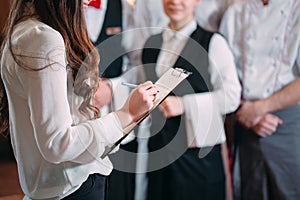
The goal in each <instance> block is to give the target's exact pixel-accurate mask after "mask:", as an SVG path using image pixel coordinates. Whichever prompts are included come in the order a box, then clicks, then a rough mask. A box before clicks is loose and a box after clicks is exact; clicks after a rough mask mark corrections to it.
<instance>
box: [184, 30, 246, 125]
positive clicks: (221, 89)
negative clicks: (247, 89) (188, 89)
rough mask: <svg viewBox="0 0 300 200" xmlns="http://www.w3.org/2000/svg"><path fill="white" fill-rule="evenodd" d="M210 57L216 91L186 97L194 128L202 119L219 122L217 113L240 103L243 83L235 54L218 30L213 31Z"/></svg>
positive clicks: (224, 111)
mask: <svg viewBox="0 0 300 200" xmlns="http://www.w3.org/2000/svg"><path fill="white" fill-rule="evenodd" d="M209 59H210V64H209V73H210V80H211V83H212V86H213V91H209V92H205V93H198V94H190V95H186V96H184V97H183V101H184V107H185V114H186V116H187V117H188V119H190V120H191V121H192V125H193V127H194V130H196V127H197V124H198V123H199V121H198V120H199V119H201V120H206V119H213V121H215V122H213V123H217V121H218V120H219V119H218V117H217V116H214V115H219V116H221V115H224V114H227V113H230V112H233V111H235V109H237V107H238V106H239V103H240V93H241V86H240V83H239V80H238V76H237V73H236V69H235V64H234V59H233V55H232V53H231V51H230V49H229V47H228V45H227V43H226V41H225V39H224V38H223V37H222V36H221V35H219V34H214V35H213V37H212V38H211V42H210V45H209ZM218 123H219V122H218Z"/></svg>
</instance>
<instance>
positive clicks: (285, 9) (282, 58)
mask: <svg viewBox="0 0 300 200" xmlns="http://www.w3.org/2000/svg"><path fill="white" fill-rule="evenodd" d="M299 11H300V1H297V0H270V1H269V4H268V5H267V6H264V5H263V4H262V1H261V0H250V1H246V2H244V3H237V4H234V5H233V6H231V7H230V8H229V9H228V11H227V12H226V13H225V15H224V17H223V20H222V23H221V26H220V32H221V33H222V34H223V35H224V36H225V37H226V39H227V40H228V43H229V46H230V48H231V49H232V51H233V54H234V56H235V63H236V66H237V70H238V75H239V77H240V79H241V82H242V84H243V98H244V99H247V100H257V99H262V98H266V97H268V96H270V95H272V94H273V93H274V92H276V91H278V90H280V89H281V88H282V87H284V86H286V85H287V84H289V83H290V82H292V81H293V80H295V79H296V78H298V77H299V72H300V34H299V30H300V20H299V19H300V12H299Z"/></svg>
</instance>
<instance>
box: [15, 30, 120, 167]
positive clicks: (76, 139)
mask: <svg viewBox="0 0 300 200" xmlns="http://www.w3.org/2000/svg"><path fill="white" fill-rule="evenodd" d="M32 40H34V41H35V42H34V45H30V44H29V42H30V41H32ZM22 46H24V48H23V49H24V51H23V54H25V55H26V54H28V55H34V56H31V57H25V59H24V62H25V64H27V65H29V66H31V67H32V68H35V69H40V68H43V67H45V66H47V65H49V66H48V67H46V68H45V69H42V70H38V71H33V70H23V76H22V77H23V78H24V80H23V81H24V90H25V93H26V96H27V98H28V99H27V101H28V106H29V108H30V114H31V115H30V120H31V125H32V127H33V130H34V136H35V140H36V143H37V145H38V148H39V150H40V152H41V154H42V156H43V157H44V159H45V160H47V161H49V162H52V163H60V162H64V161H73V162H78V163H87V162H91V161H93V160H95V159H100V156H101V154H102V153H103V151H104V148H105V146H106V145H108V144H111V143H114V142H115V141H116V140H117V139H119V138H120V137H121V136H122V128H121V125H120V122H119V119H118V118H117V116H116V115H115V114H114V113H111V114H108V115H106V116H105V117H103V118H99V119H96V120H90V121H85V122H82V123H78V124H76V125H73V121H72V114H73V113H71V111H70V104H69V101H68V92H67V90H68V89H70V88H67V80H68V79H67V70H66V57H65V46H64V41H63V38H62V36H61V35H60V34H59V33H58V32H56V31H54V30H53V29H51V28H50V27H47V26H46V27H45V26H41V27H36V28H35V29H32V30H31V31H29V32H28V34H26V35H25V36H24V37H23V38H22V39H20V40H19V42H18V47H22ZM45 58H46V59H45Z"/></svg>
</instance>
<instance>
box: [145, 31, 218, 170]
mask: <svg viewBox="0 0 300 200" xmlns="http://www.w3.org/2000/svg"><path fill="white" fill-rule="evenodd" d="M212 35H213V33H211V32H208V31H205V30H204V29H202V28H201V27H199V26H198V27H197V29H196V30H195V31H194V32H193V33H192V35H191V38H190V39H189V40H188V41H187V43H186V45H185V47H184V49H183V50H182V52H181V54H180V55H179V57H178V59H177V61H176V62H175V64H174V66H173V68H174V67H180V68H183V69H185V70H187V71H189V72H192V75H190V76H189V77H188V78H187V79H186V80H184V81H183V82H182V83H181V84H180V85H179V86H178V87H176V88H175V89H174V90H173V92H172V94H171V95H176V96H183V95H187V94H194V93H201V92H207V91H210V90H212V86H211V83H210V76H209V73H208V64H209V62H208V54H207V52H208V47H209V43H210V39H211V37H212ZM162 42H163V40H162V34H158V35H154V36H152V37H150V38H149V39H148V40H147V42H146V44H145V46H144V50H143V54H142V61H143V64H144V68H145V73H146V76H147V80H151V81H152V82H155V81H156V80H157V79H158V77H157V76H156V73H155V65H156V62H157V58H158V54H159V52H160V48H161V46H162ZM166 145H168V147H167V148H168V149H169V150H171V151H172V152H175V153H176V152H178V153H183V151H184V150H185V149H186V148H187V141H186V128H185V116H184V115H181V116H177V117H172V118H168V119H165V118H164V117H163V115H162V113H161V112H160V111H158V110H154V111H153V113H152V126H151V138H150V140H149V151H150V152H151V151H155V150H159V149H161V148H163V147H164V148H165V146H166ZM177 156H178V155H177ZM150 164H151V163H150Z"/></svg>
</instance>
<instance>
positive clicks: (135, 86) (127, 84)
mask: <svg viewBox="0 0 300 200" xmlns="http://www.w3.org/2000/svg"><path fill="white" fill-rule="evenodd" d="M121 84H122V85H125V86H127V87H130V88H132V89H134V88H137V87H138V86H139V85H136V84H133V83H127V82H122V83H121ZM158 92H159V91H158V90H157V93H158Z"/></svg>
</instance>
